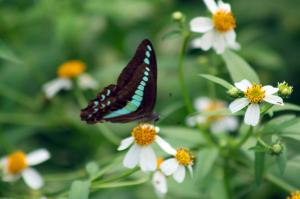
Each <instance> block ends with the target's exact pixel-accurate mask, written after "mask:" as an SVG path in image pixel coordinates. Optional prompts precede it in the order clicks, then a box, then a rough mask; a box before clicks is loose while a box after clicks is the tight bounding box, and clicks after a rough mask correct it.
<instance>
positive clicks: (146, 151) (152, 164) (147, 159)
mask: <svg viewBox="0 0 300 199" xmlns="http://www.w3.org/2000/svg"><path fill="white" fill-rule="evenodd" d="M156 166H157V162H156V155H155V153H154V151H153V149H152V147H151V146H145V147H142V149H141V153H140V167H141V170H142V171H154V170H155V169H156Z"/></svg>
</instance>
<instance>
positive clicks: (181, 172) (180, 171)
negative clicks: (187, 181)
mask: <svg viewBox="0 0 300 199" xmlns="http://www.w3.org/2000/svg"><path fill="white" fill-rule="evenodd" d="M173 178H174V180H176V181H177V182H178V183H182V182H183V180H184V178H185V167H184V166H182V165H179V167H178V168H177V170H176V171H175V172H174V174H173Z"/></svg>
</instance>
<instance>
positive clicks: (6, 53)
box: [0, 40, 21, 64]
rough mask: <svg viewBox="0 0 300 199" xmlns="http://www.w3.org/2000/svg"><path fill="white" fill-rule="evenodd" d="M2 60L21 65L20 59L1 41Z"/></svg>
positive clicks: (0, 55) (0, 53)
mask: <svg viewBox="0 0 300 199" xmlns="http://www.w3.org/2000/svg"><path fill="white" fill-rule="evenodd" d="M0 58H2V59H4V60H7V61H11V62H14V63H17V64H20V63H21V61H20V59H19V58H18V57H17V56H16V55H15V54H14V53H13V52H12V51H11V50H10V49H9V48H8V47H7V46H6V45H5V44H4V43H3V42H2V41H1V40H0Z"/></svg>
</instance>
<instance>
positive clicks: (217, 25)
mask: <svg viewBox="0 0 300 199" xmlns="http://www.w3.org/2000/svg"><path fill="white" fill-rule="evenodd" d="M204 3H205V4H206V7H207V8H208V9H209V11H210V12H211V13H212V18H209V17H196V18H194V19H192V20H191V22H190V29H191V31H192V32H198V33H204V34H203V36H202V37H200V38H197V39H195V40H193V41H192V46H193V47H195V48H201V49H203V50H205V51H206V50H209V49H210V48H213V49H214V50H215V51H216V52H217V53H218V54H221V53H223V52H224V51H225V49H226V48H231V49H239V48H240V45H239V43H237V42H236V33H235V31H234V28H235V27H236V21H235V18H234V16H233V14H232V12H231V7H230V4H228V3H224V2H223V1H221V0H220V1H218V4H217V3H216V2H215V0H204Z"/></svg>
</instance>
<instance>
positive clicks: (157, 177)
mask: <svg viewBox="0 0 300 199" xmlns="http://www.w3.org/2000/svg"><path fill="white" fill-rule="evenodd" d="M152 184H153V186H154V188H155V190H156V192H157V193H158V195H159V196H160V197H161V195H164V194H166V193H167V191H168V185H167V179H166V176H165V175H164V174H163V173H161V172H160V171H155V172H154V174H153V177H152Z"/></svg>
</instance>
